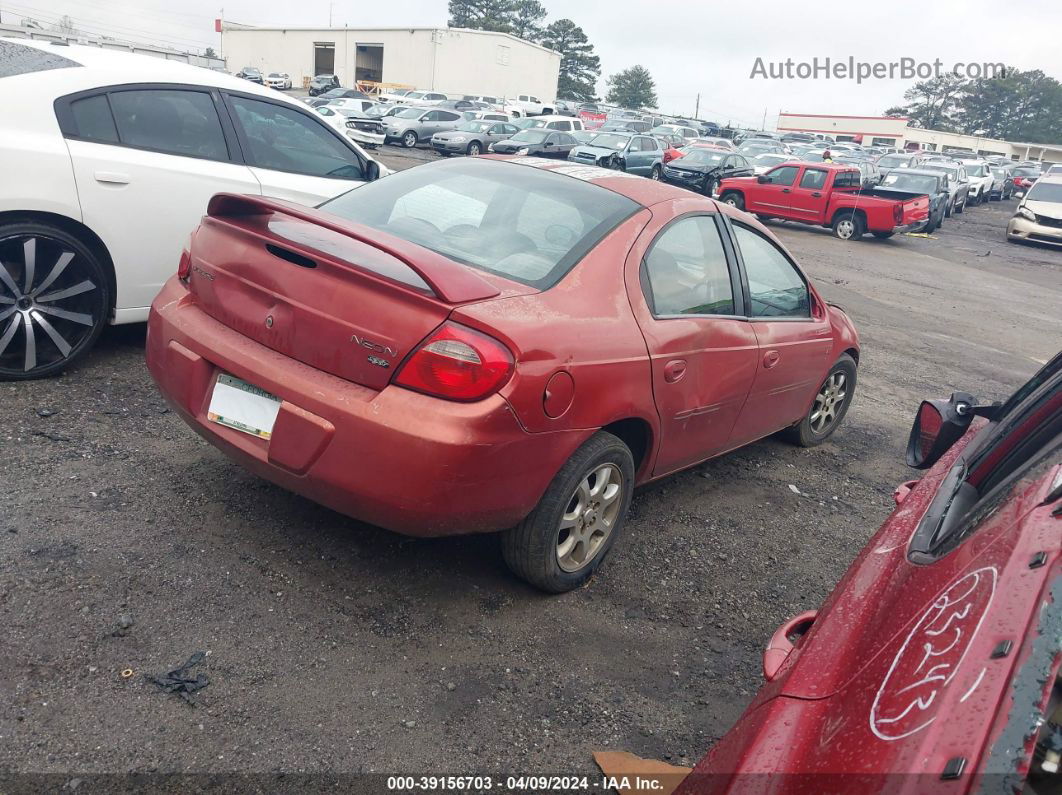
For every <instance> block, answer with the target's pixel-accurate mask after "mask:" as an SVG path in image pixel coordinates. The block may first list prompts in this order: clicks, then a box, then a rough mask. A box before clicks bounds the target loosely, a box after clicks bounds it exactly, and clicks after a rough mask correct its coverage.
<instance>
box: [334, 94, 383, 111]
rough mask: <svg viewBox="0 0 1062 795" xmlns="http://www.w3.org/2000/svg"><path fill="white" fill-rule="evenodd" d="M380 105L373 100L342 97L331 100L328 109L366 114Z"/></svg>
mask: <svg viewBox="0 0 1062 795" xmlns="http://www.w3.org/2000/svg"><path fill="white" fill-rule="evenodd" d="M378 104H380V103H378V102H376V100H373V99H359V98H357V97H340V98H339V99H333V100H329V101H328V103H327V105H328V107H330V108H332V109H334V110H337V111H339V112H340V113H364V112H365V111H367V110H368V109H369V108H371V107H372V106H373V105H378Z"/></svg>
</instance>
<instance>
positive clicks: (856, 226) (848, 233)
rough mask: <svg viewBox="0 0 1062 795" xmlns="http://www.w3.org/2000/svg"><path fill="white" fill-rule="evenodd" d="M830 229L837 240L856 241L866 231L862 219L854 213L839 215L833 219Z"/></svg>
mask: <svg viewBox="0 0 1062 795" xmlns="http://www.w3.org/2000/svg"><path fill="white" fill-rule="evenodd" d="M830 229H832V230H833V236H834V237H836V238H837V239H838V240H858V239H859V238H861V237H862V236H863V233H864V232H866V231H867V228H866V224H865V222H864V221H863V219H862V217H861V216H858V215H856V214H855V213H841V214H839V215H838V216H837V217H836V218H834V219H833V224H832V225H831V226H830Z"/></svg>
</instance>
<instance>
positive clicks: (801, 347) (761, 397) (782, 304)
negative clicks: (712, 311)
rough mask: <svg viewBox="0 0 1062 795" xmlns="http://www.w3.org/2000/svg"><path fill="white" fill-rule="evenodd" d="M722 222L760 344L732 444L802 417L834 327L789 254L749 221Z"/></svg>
mask: <svg viewBox="0 0 1062 795" xmlns="http://www.w3.org/2000/svg"><path fill="white" fill-rule="evenodd" d="M727 224H728V226H729V228H730V230H731V232H732V235H733V239H734V242H735V249H736V252H737V254H738V260H739V262H740V265H741V277H742V282H743V289H744V292H745V294H746V296H747V297H748V302H747V304H746V307H745V311H746V312H747V314H748V319H749V324H750V325H751V327H752V330H753V332H754V334H755V336H756V341H757V345H758V348H759V350H758V353H757V361H756V368H755V369H756V377H755V379H754V380H753V383H752V389H751V390H750V391H749V396H748V400H747V401H746V402H745V406H744V408H743V409H742V411H741V416H740V417H739V418H738V420H737V422H736V424H735V426H734V432H733V434H732V436H731V439H730V441H731V446H734V447H736V446H740V445H743V444H747V443H748V442H751V441H753V440H755V439H759V438H761V437H763V436H767V435H768V434H771V433H774V432H775V431H778V430H781V429H782V428H786V427H788V426H790V425H792V424H793V423H795V422H796V421H797V420H799V419H801V418H802V417H803V416H804V414H805V413H806V412H807V410H808V408H809V407H810V406H811V401H812V399H813V398H814V396H815V394H816V392H817V391H818V388H819V385H820V383H821V381H822V379H823V378H824V377H825V373H826V369H827V366H828V364H829V362H828V361H827V358H828V356H829V354H830V350H831V349H832V347H833V330H832V328H831V326H830V320H829V316H828V315H827V313H826V308H825V306H823V305H822V304H821V303H819V301H818V300H817V299H815V298H814V297H813V295H812V292H811V290H810V289H809V287H808V284H807V281H806V279H805V278H804V275H803V274H802V273H801V272H800V270H799V269H798V268H797V267H796V265H795V264H794V263H793V261H792V260H791V259H790V258H789V256H788V255H787V254H786V253H785V252H784V251H783V250H782V249H781V248H780V247H778V246H777V245H776V244H775V243H774V242H773V241H771V240H769V239H768V238H767V237H766V236H765V235H763V234H762V233H761V232H759V231H757V230H756V229H753V228H752V227H751V226H749V225H746V224H743V223H740V222H737V221H734V222H730V221H728V222H727Z"/></svg>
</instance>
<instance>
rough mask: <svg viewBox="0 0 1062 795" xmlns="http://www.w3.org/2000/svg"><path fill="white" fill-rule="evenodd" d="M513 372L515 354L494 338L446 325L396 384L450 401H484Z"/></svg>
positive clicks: (417, 352)
mask: <svg viewBox="0 0 1062 795" xmlns="http://www.w3.org/2000/svg"><path fill="white" fill-rule="evenodd" d="M512 372H513V355H512V353H511V352H510V351H509V349H508V348H507V347H505V346H504V345H503V344H502V343H500V342H498V340H496V339H494V338H493V337H488V336H487V335H486V334H482V333H480V332H478V331H474V330H473V329H470V328H468V327H467V326H462V325H459V324H457V323H452V322H449V321H448V322H446V323H443V325H441V326H440V327H439V329H438V330H437V331H436V332H435V333H434V334H432V335H431V336H430V337H428V339H426V340H424V342H422V343H421V344H420V347H418V348H417V349H416V350H415V351H414V352H413V353H412V355H411V356H410V357H409V358H408V359H406V361H405V363H404V364H403V365H402V366H401V367H400V368H399V370H398V372H396V373H395V375H394V379H393V381H394V383H395V384H397V385H398V386H403V387H405V388H406V389H413V390H415V391H417V392H423V393H425V394H427V395H434V396H435V397H441V398H445V399H447V400H480V399H481V398H485V397H486V396H487V395H490V394H492V393H494V392H497V391H498V390H499V389H501V388H502V386H504V385H505V382H506V381H508V380H509V377H510V376H511V375H512Z"/></svg>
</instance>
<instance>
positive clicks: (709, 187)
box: [701, 179, 716, 199]
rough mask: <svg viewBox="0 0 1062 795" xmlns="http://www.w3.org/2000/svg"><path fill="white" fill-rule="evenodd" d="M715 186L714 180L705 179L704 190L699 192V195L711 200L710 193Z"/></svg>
mask: <svg viewBox="0 0 1062 795" xmlns="http://www.w3.org/2000/svg"><path fill="white" fill-rule="evenodd" d="M715 185H716V182H715V179H706V180H705V181H704V188H703V189H702V190H701V193H703V194H704V195H705V196H707V197H708V198H709V199H710V198H712V191H713V190H714V189H715Z"/></svg>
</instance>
